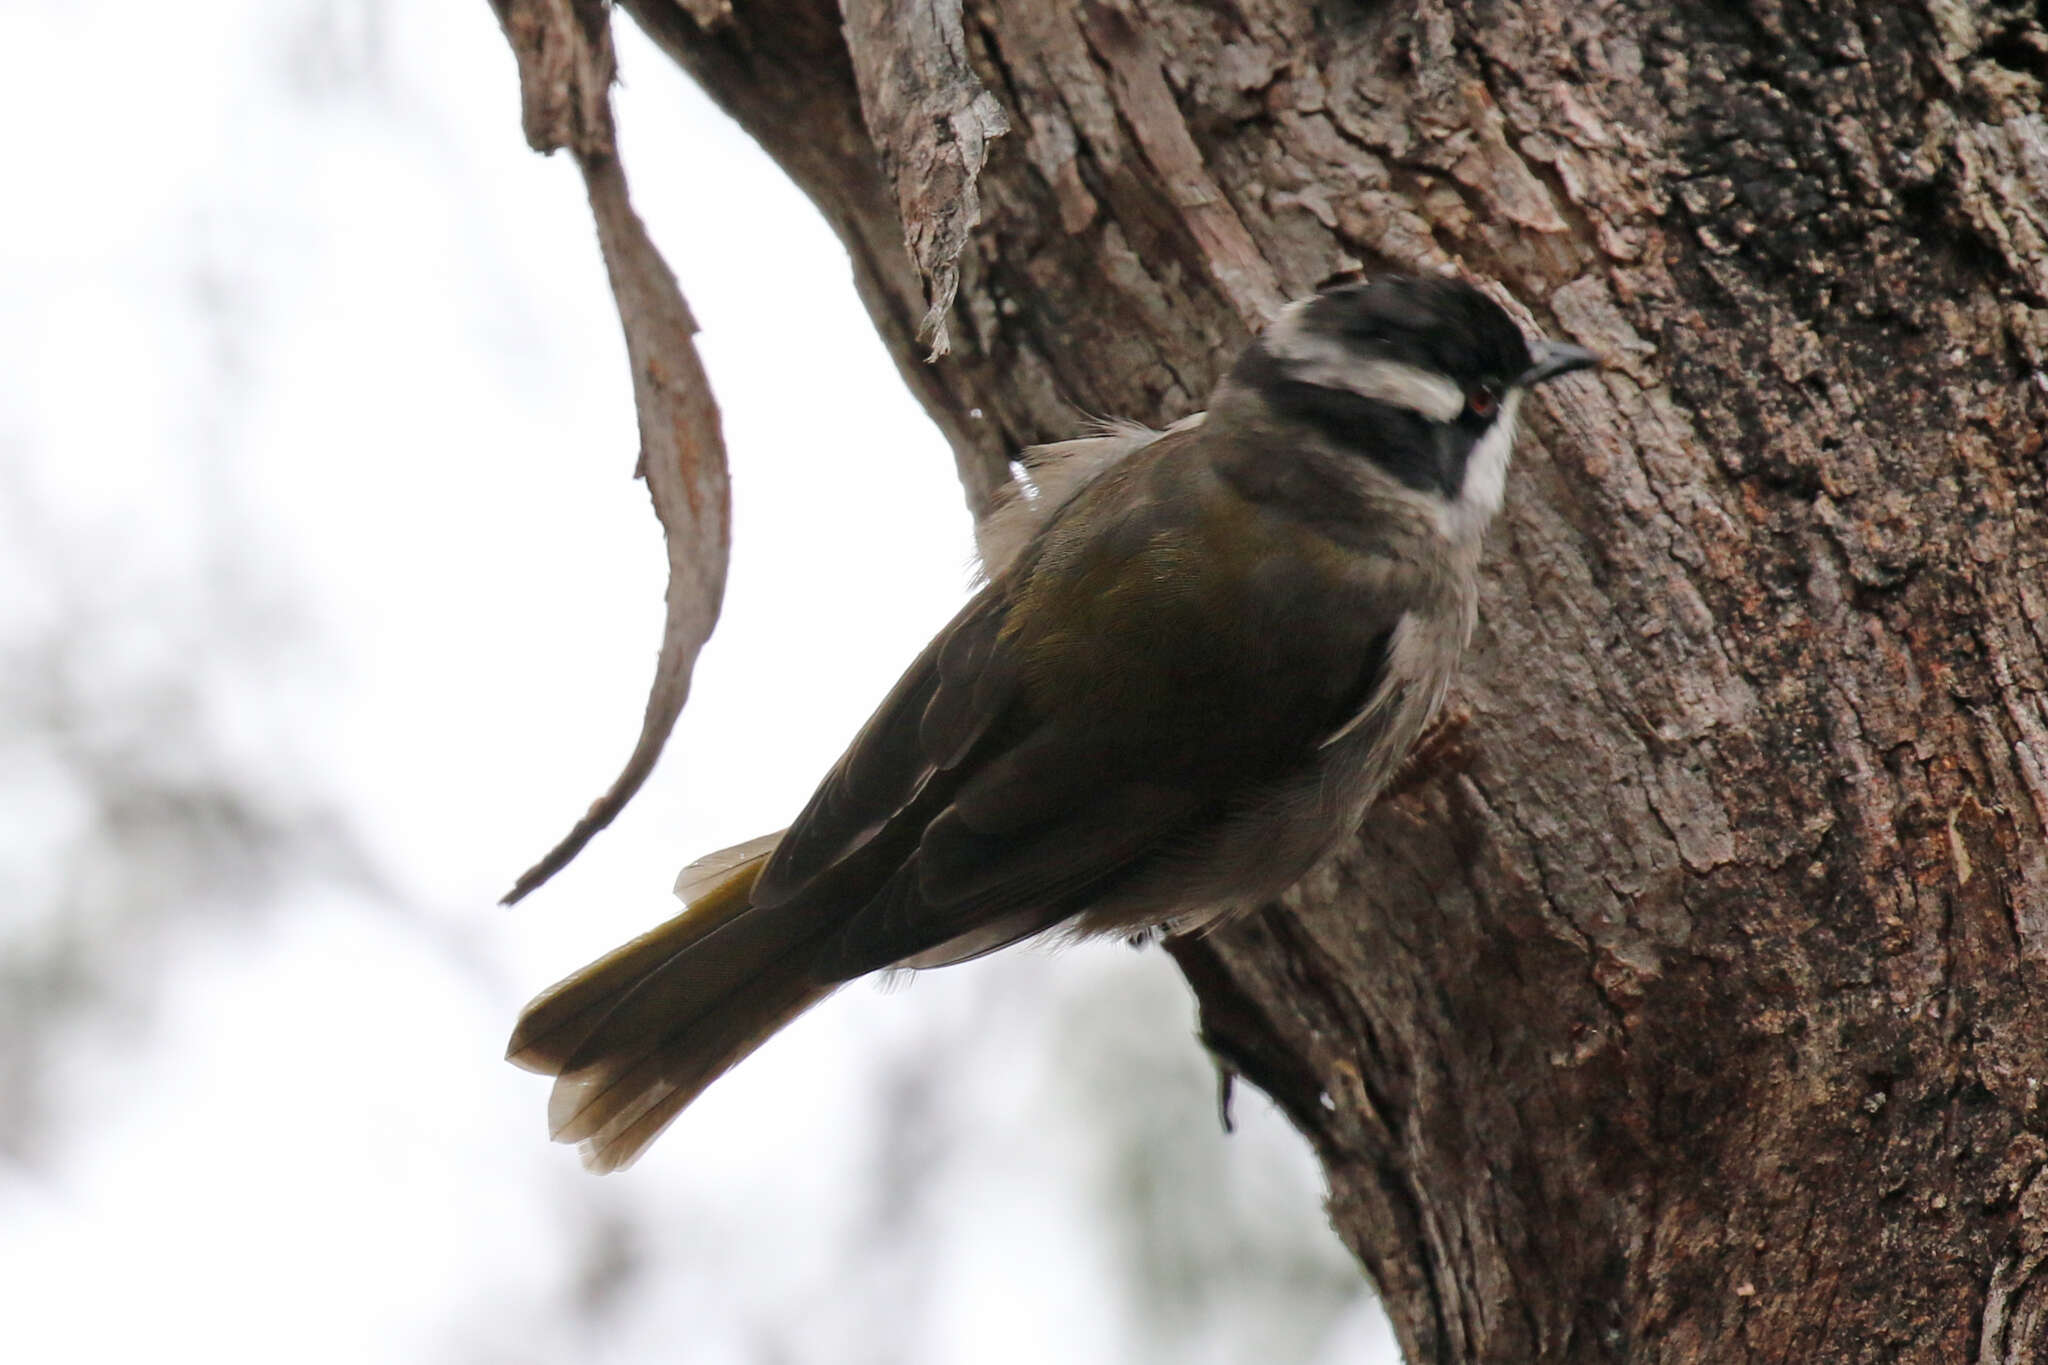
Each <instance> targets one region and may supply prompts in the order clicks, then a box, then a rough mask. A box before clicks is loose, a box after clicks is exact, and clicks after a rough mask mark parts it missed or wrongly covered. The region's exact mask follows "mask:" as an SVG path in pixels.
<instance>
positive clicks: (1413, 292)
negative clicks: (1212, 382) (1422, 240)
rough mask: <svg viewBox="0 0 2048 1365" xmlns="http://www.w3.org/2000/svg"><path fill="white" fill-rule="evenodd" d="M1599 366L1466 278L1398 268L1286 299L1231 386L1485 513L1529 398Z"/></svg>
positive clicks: (1410, 483)
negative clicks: (1534, 328)
mask: <svg viewBox="0 0 2048 1365" xmlns="http://www.w3.org/2000/svg"><path fill="white" fill-rule="evenodd" d="M1597 363H1598V362H1597V361H1596V360H1595V358H1594V356H1593V354H1592V352H1590V351H1587V350H1584V349H1582V348H1580V347H1578V346H1571V345H1567V344H1564V343H1562V342H1555V341H1546V340H1538V341H1535V342H1531V341H1529V340H1528V339H1526V338H1525V337H1523V335H1522V331H1521V329H1520V328H1519V327H1517V326H1516V325H1515V323H1514V320H1513V319H1511V318H1510V317H1509V316H1508V315H1507V313H1506V312H1505V311H1503V310H1502V309H1501V307H1500V305H1499V304H1497V303H1495V302H1494V301H1493V300H1492V299H1490V298H1488V297H1487V296H1486V295H1485V294H1482V293H1481V292H1480V291H1479V290H1478V289H1476V288H1474V287H1473V286H1472V285H1470V284H1467V283H1466V282H1465V281H1463V280H1457V279H1449V278H1444V277H1419V276H1401V275H1396V276H1386V277H1383V278H1380V279H1376V280H1372V281H1370V282H1368V283H1364V284H1345V285H1339V286H1336V287H1333V288H1327V289H1324V290H1323V291H1322V292H1321V293H1318V294H1316V295H1314V296H1313V297H1311V298H1307V299H1302V300H1300V301H1299V302H1296V303H1293V304H1290V305H1289V306H1288V307H1287V308H1286V309H1285V310H1284V311H1283V312H1282V313H1281V314H1280V315H1279V317H1277V318H1276V319H1274V321H1273V323H1272V325H1271V326H1270V327H1268V328H1267V329H1266V331H1265V333H1264V334H1263V335H1262V336H1260V337H1259V338H1258V340H1256V341H1254V342H1253V343H1252V344H1251V345H1250V346H1249V347H1247V348H1246V350H1245V353H1244V355H1243V356H1242V357H1241V358H1240V359H1239V360H1238V362H1237V364H1236V366H1235V367H1234V368H1233V369H1232V371H1231V374H1230V380H1229V382H1228V384H1227V385H1226V389H1227V390H1228V391H1230V392H1231V393H1232V395H1233V396H1234V397H1235V398H1236V399H1237V400H1238V401H1240V402H1251V403H1254V404H1256V405H1257V406H1258V408H1259V409H1260V410H1261V411H1263V412H1265V413H1267V414H1270V416H1271V417H1272V418H1274V419H1277V420H1278V421H1279V422H1280V423H1282V424H1284V425H1286V426H1291V427H1293V426H1298V427H1303V428H1306V429H1308V430H1310V431H1312V432H1313V433H1315V434H1316V435H1317V436H1319V437H1321V438H1322V439H1324V440H1326V441H1327V442H1329V443H1330V444H1331V445H1332V446H1334V447H1336V448H1337V449H1338V450H1340V451H1343V452H1346V453H1353V454H1357V455H1360V456H1363V457H1364V458H1366V459H1369V460H1371V461H1372V462H1373V463H1374V464H1375V465H1377V466H1379V467H1380V468H1381V469H1382V470H1384V471H1385V472H1386V473H1387V474H1389V475H1390V476H1392V477H1393V478H1395V479H1396V480H1398V481H1399V482H1400V483H1402V484H1403V485H1405V486H1407V487H1408V488H1411V489H1414V490H1416V491H1418V492H1421V493H1425V494H1432V495H1435V496H1437V497H1441V498H1443V499H1444V500H1446V502H1448V503H1451V504H1454V505H1456V504H1465V503H1471V504H1473V507H1472V510H1473V511H1474V512H1475V513H1477V514H1479V515H1480V516H1481V517H1482V519H1483V517H1485V516H1490V515H1491V514H1492V512H1493V510H1494V509H1495V508H1497V507H1498V505H1499V501H1500V478H1501V475H1502V473H1503V472H1504V471H1505V468H1506V460H1507V453H1508V448H1509V446H1510V445H1511V444H1512V442H1513V440H1514V424H1515V414H1516V408H1517V407H1518V405H1519V404H1520V401H1521V397H1522V395H1523V394H1524V393H1525V392H1527V391H1528V390H1529V389H1530V388H1532V387H1534V386H1535V385H1537V384H1541V383H1543V382H1545V381H1546V380H1550V379H1554V378H1556V377H1557V376H1559V375H1562V374H1569V373H1571V372H1572V371H1574V370H1581V369H1585V368H1587V367H1588V366H1591V365H1594V364H1597Z"/></svg>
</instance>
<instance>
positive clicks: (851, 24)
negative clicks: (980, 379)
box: [843, 0, 1010, 360]
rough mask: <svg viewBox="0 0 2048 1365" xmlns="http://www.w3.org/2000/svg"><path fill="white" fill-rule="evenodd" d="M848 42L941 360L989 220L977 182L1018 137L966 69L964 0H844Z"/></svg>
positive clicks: (922, 327) (928, 340) (923, 331)
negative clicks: (971, 240)
mask: <svg viewBox="0 0 2048 1365" xmlns="http://www.w3.org/2000/svg"><path fill="white" fill-rule="evenodd" d="M843 7H844V11H845V15H846V46H847V50H848V51H849V52H850V53H851V55H852V58H853V74H854V79H855V80H856V81H857V82H858V84H859V87H860V107H861V112H862V114H863V115H864V116H865V117H866V119H867V126H868V131H869V133H870V134H871V135H872V136H873V138H874V142H875V149H876V150H877V151H878V152H879V153H880V154H881V157H882V167H883V169H884V171H886V172H887V174H888V176H889V179H890V180H891V181H892V182H893V183H894V184H895V186H896V205H897V210H898V212H899V214H900V215H901V216H902V219H903V240H904V243H905V245H907V246H908V247H909V248H910V255H911V257H912V259H914V260H915V261H916V262H917V268H918V270H919V271H921V272H922V273H923V275H924V279H925V294H926V298H927V299H928V300H929V303H930V306H929V307H928V308H927V309H926V311H925V315H924V320H923V321H922V322H920V323H918V326H917V339H918V341H919V342H921V343H923V344H925V345H928V346H929V347H930V348H931V352H930V358H931V359H933V360H937V359H938V358H939V357H940V356H942V355H945V354H946V353H947V352H948V351H950V350H952V349H953V341H952V337H951V336H950V334H949V333H948V330H947V327H946V313H947V310H949V309H950V308H952V306H953V295H954V293H955V291H956V290H957V289H958V288H959V285H960V268H959V264H958V262H959V260H960V253H961V251H962V250H964V249H965V248H966V245H967V236H968V234H969V233H970V232H972V231H973V230H974V225H975V224H976V223H978V222H980V221H981V192H980V190H979V189H978V188H977V186H976V183H975V181H976V177H978V176H979V175H980V174H981V168H982V166H983V164H984V163H985V162H986V161H987V160H988V144H989V142H990V141H991V140H992V139H994V138H998V137H1001V136H1002V135H1003V134H1004V133H1007V132H1009V131H1010V123H1009V120H1008V119H1006V118H1004V117H1003V108H1002V106H1001V105H999V104H997V103H996V99H995V96H993V95H991V94H989V92H988V90H987V89H986V88H985V87H984V86H983V85H982V83H981V80H980V78H979V77H977V76H976V75H975V74H974V70H973V68H972V67H970V66H968V64H967V50H966V43H965V40H964V39H963V37H962V36H961V32H960V0H844V6H843Z"/></svg>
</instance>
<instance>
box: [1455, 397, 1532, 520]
mask: <svg viewBox="0 0 2048 1365" xmlns="http://www.w3.org/2000/svg"><path fill="white" fill-rule="evenodd" d="M1521 407H1522V395H1521V393H1520V391H1519V390H1515V391H1510V392H1509V393H1508V395H1507V396H1506V397H1505V398H1504V399H1502V400H1501V405H1500V416H1498V417H1496V418H1494V420H1493V425H1492V426H1490V427H1488V428H1487V429H1486V434H1485V435H1484V436H1482V437H1480V438H1479V440H1478V442H1477V443H1476V444H1475V445H1474V446H1473V447H1472V453H1471V454H1470V455H1469V456H1467V457H1466V460H1465V482H1464V484H1463V485H1462V486H1461V487H1460V488H1459V489H1458V496H1457V498H1456V499H1455V500H1453V501H1451V502H1447V503H1445V504H1444V506H1443V509H1442V511H1440V512H1439V513H1438V516H1439V517H1440V518H1441V519H1442V522H1443V529H1444V533H1445V534H1446V535H1449V536H1451V537H1453V538H1463V537H1465V536H1475V535H1477V534H1479V532H1481V531H1483V530H1485V529H1486V523H1488V522H1489V521H1492V520H1493V515H1494V513H1496V512H1498V511H1500V505H1501V500H1502V499H1503V498H1505V497H1506V495H1507V487H1508V457H1509V456H1510V455H1511V454H1513V453H1514V448H1515V419H1516V416H1517V415H1518V414H1519V413H1520V411H1521Z"/></svg>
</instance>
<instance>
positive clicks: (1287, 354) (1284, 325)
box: [1264, 304, 1465, 422]
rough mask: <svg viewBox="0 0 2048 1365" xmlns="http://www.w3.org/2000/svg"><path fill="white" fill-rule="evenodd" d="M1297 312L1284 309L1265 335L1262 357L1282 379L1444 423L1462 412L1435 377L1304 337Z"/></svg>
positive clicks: (1453, 391) (1453, 389)
mask: <svg viewBox="0 0 2048 1365" xmlns="http://www.w3.org/2000/svg"><path fill="white" fill-rule="evenodd" d="M1301 318H1302V313H1301V306H1300V305H1299V304H1290V305H1289V306H1288V307H1287V309H1286V310H1285V311H1284V312H1282V313H1281V314H1280V316H1279V317H1277V318H1275V319H1274V320H1273V325H1272V326H1271V327H1269V328H1267V329H1266V335H1265V338H1264V341H1265V346H1266V353H1267V354H1268V355H1270V356H1272V357H1273V358H1274V359H1275V360H1277V361H1279V362H1280V363H1281V364H1282V365H1284V366H1286V368H1287V372H1288V377H1289V378H1291V379H1296V380H1299V381H1300V382H1302V383H1304V384H1314V385H1316V386H1317V387H1318V388H1324V389H1342V390H1344V391H1345V392H1347V393H1355V394H1357V395H1358V396H1359V397H1361V398H1370V399H1372V400H1373V401H1374V402H1376V403H1386V404H1389V405H1391V406H1393V407H1397V408H1406V409H1408V410H1409V411H1410V412H1416V413H1420V414H1422V416H1424V417H1426V418H1428V419H1429V420H1430V421H1432V422H1449V421H1452V420H1454V419H1456V417H1457V416H1458V414H1459V413H1461V412H1463V411H1464V410H1465V395H1464V393H1462V392H1461V391H1460V390H1459V388H1458V386H1457V385H1456V384H1453V383H1452V382H1451V381H1450V380H1448V379H1446V378H1444V377H1443V376H1442V375H1440V374H1432V373H1431V372H1429V371H1428V370H1425V369H1422V368H1421V367H1419V366H1415V365H1409V364H1404V363H1403V362H1401V361H1398V360H1380V359H1376V358H1374V357H1372V356H1362V355H1359V354H1358V353H1357V352H1356V351H1353V350H1352V349H1351V348H1350V347H1348V346H1346V345H1345V344H1344V343H1343V342H1342V341H1340V340H1338V339H1337V338H1335V337H1329V336H1322V335H1320V334H1318V333H1315V332H1308V331H1304V330H1303V329H1302V326H1301Z"/></svg>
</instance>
